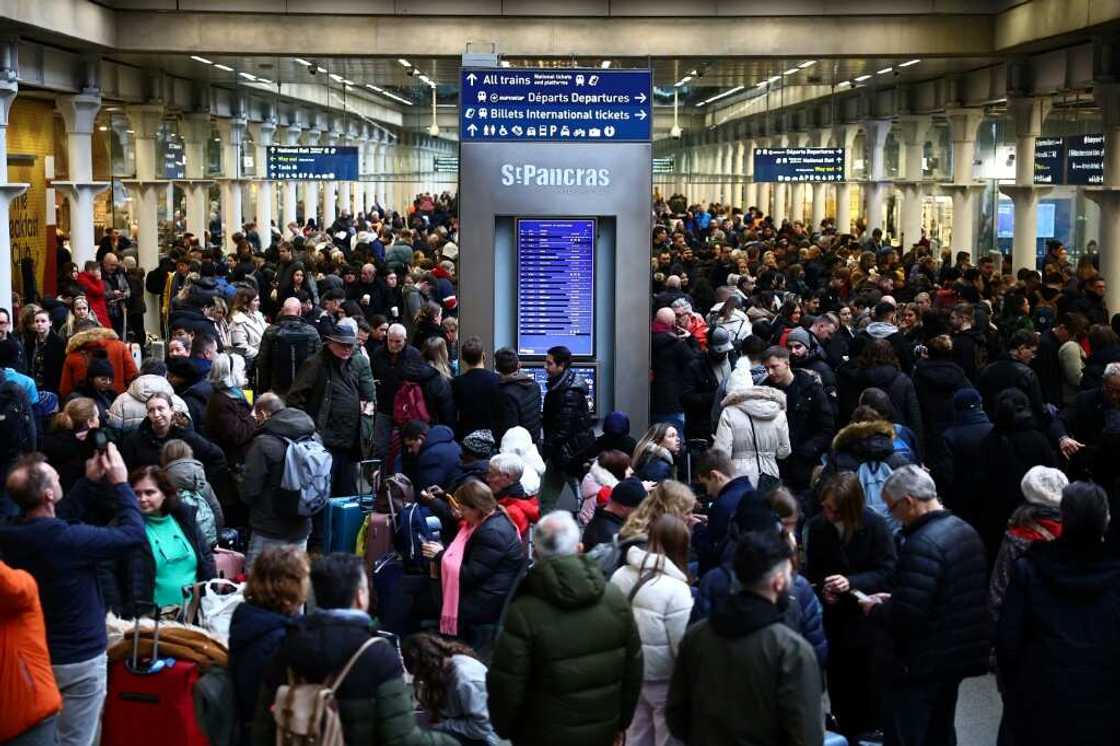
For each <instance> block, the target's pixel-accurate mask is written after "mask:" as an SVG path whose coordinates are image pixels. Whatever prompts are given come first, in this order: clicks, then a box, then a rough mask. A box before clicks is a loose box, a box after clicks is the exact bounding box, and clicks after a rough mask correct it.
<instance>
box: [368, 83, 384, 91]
mask: <svg viewBox="0 0 1120 746" xmlns="http://www.w3.org/2000/svg"><path fill="white" fill-rule="evenodd" d="M366 88H368V89H370V90H371V91H380V90H381V89H380V88H378V87H377V86H375V85H373V84H372V83H366Z"/></svg>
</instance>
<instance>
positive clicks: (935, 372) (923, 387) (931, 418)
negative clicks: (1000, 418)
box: [914, 334, 972, 463]
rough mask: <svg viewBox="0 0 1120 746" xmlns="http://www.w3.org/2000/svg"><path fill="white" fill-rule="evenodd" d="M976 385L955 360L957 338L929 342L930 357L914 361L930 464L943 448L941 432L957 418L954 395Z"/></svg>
mask: <svg viewBox="0 0 1120 746" xmlns="http://www.w3.org/2000/svg"><path fill="white" fill-rule="evenodd" d="M969 388H972V382H971V381H969V380H968V376H967V375H965V372H964V369H962V368H961V366H959V365H957V364H956V363H955V362H953V341H952V338H951V337H949V335H948V334H941V335H938V336H936V337H934V338H933V339H931V340H929V342H928V343H927V356H926V357H923V358H919V360H918V362H917V363H915V364H914V392H915V393H916V394H917V395H918V407H919V409H920V410H921V413H922V431H923V433H924V434H925V444H926V463H935V461H936V459H937V458H938V457H940V456H941V455H942V454H941V452H942V451H943V444H942V442H941V435H942V433H944V432H945V428H947V427H949V426H950V425H952V424H953V423H954V421H955V419H956V410H955V409H954V408H953V394H955V393H957V391H959V390H961V389H969Z"/></svg>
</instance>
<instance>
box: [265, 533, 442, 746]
mask: <svg viewBox="0 0 1120 746" xmlns="http://www.w3.org/2000/svg"><path fill="white" fill-rule="evenodd" d="M311 587H312V589H313V590H314V592H315V605H316V607H317V608H316V610H315V611H314V612H313V613H311V614H309V615H307V616H305V617H302V618H300V619H299V620H298V621H297V622H296V623H294V624H293V626H292V627H291V629H289V631H288V635H287V637H286V638H285V640H284V642H283V643H281V645H280V649H279V650H278V651H277V653H276V656H275V658H273V660H272V663H271V665H270V666H269V668H268V670H267V671H266V673H265V676H264V686H263V688H262V691H261V695H260V696H259V697H257V712H256V718H255V720H254V722H253V742H254V743H255V744H258V745H259V746H265V745H266V744H272V743H275V742H276V720H275V718H274V717H273V713H272V705H273V702H274V701H275V698H276V690H277V689H278V688H279V687H280V686H281V685H282V684H286V683H287V682H288V677H289V670H290V671H291V672H293V673H294V674H295V675H296V676H297V677H299V679H300V680H302V681H305V682H312V683H324V682H326V681H327V679H329V678H330V677H332V676H335V675H337V674H338V673H339V672H340V671H341V670H342V669H343V668H344V667H345V666H346V664H347V662H348V661H349V660H350V659H351V658H352V657H354V655H355V654H356V653H358V652H359V650H360V649H361V648H362V646H364V645H366V647H365V650H364V651H362V652H361V655H360V656H359V657H358V659H357V661H356V662H355V664H354V666H353V668H351V669H350V672H349V674H348V675H347V676H346V677H345V678H344V679H343V680H342V681H340V682H338V688H337V689H336V691H335V699H336V700H337V702H338V714H339V718H340V719H341V721H342V732H343V738H344V740H345V742H346V743H350V744H359V743H361V744H394V745H396V744H400V746H455V744H457V743H458V741H456V739H455V738H454V737H452V736H450V735H447V734H443V733H437V732H435V731H424V730H421V729H420V728H419V726H417V724H416V716H415V715H414V712H413V707H412V695H411V691H410V689H409V687H408V685H407V684H405V682H404V677H403V671H402V669H401V663H400V656H399V655H398V654H397V651H396V650H394V649H393V645H392V643H390V642H389V641H388V640H387V639H385V638H382V637H377V635H376V632H377V624H376V622H374V621H373V619H372V618H371V617H370V615H369V606H370V598H369V580H368V579H367V577H366V572H365V568H364V565H363V560H362V558H361V557H356V556H354V555H352V554H342V553H336V554H329V555H327V556H326V557H321V558H319V559H317V560H315V562H314V564H313V565H312V566H311ZM371 638H376V639H375V640H374V642H373V643H372V644H369V645H367V643H369V642H370V640H371Z"/></svg>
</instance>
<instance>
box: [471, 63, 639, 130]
mask: <svg viewBox="0 0 1120 746" xmlns="http://www.w3.org/2000/svg"><path fill="white" fill-rule="evenodd" d="M651 85H652V78H651V76H650V71H649V70H603V69H599V68H596V69H591V70H585V69H573V68H566V69H557V70H553V69H548V70H543V69H517V68H510V67H499V68H478V67H465V68H463V69H462V89H461V90H462V95H461V97H460V105H459V139H460V141H461V142H531V141H536V142H649V141H650V139H651V135H652V132H653V100H652V88H651Z"/></svg>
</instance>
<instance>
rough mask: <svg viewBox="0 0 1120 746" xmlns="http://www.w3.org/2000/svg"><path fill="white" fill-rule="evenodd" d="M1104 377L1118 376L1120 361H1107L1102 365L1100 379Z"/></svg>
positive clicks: (1119, 375) (1119, 373)
mask: <svg viewBox="0 0 1120 746" xmlns="http://www.w3.org/2000/svg"><path fill="white" fill-rule="evenodd" d="M1105 378H1120V363H1109V364H1108V365H1106V366H1104V374H1103V375H1102V376H1101V379H1102V380H1103V379H1105Z"/></svg>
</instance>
